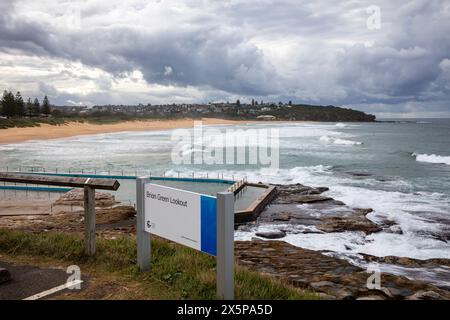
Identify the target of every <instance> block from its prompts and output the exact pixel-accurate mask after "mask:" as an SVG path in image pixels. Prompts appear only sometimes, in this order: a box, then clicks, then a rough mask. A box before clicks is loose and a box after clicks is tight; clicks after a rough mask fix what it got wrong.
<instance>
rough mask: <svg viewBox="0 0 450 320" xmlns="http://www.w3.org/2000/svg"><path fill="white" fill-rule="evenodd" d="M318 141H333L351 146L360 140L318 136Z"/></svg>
mask: <svg viewBox="0 0 450 320" xmlns="http://www.w3.org/2000/svg"><path fill="white" fill-rule="evenodd" d="M320 141H322V142H326V143H334V144H341V145H347V146H353V145H361V144H363V143H362V142H359V141H352V140H345V139H339V138H333V137H330V136H322V137H320Z"/></svg>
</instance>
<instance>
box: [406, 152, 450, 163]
mask: <svg viewBox="0 0 450 320" xmlns="http://www.w3.org/2000/svg"><path fill="white" fill-rule="evenodd" d="M412 156H413V157H416V161H418V162H427V163H437V164H446V165H450V156H440V155H436V154H417V153H413V154H412Z"/></svg>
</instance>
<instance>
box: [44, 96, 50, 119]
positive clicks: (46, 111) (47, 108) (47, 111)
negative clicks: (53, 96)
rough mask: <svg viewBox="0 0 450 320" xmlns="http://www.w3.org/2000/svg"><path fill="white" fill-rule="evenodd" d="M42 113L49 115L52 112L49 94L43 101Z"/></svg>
mask: <svg viewBox="0 0 450 320" xmlns="http://www.w3.org/2000/svg"><path fill="white" fill-rule="evenodd" d="M42 113H43V114H45V115H49V114H50V113H51V110H50V102H49V101H48V98H47V96H45V97H44V100H43V101H42Z"/></svg>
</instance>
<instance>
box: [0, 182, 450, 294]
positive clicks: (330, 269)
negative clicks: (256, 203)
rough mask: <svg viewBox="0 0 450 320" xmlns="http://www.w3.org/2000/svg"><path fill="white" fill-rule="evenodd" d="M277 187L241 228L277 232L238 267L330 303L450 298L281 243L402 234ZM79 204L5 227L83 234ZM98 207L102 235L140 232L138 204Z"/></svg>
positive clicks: (402, 262)
mask: <svg viewBox="0 0 450 320" xmlns="http://www.w3.org/2000/svg"><path fill="white" fill-rule="evenodd" d="M277 189H278V194H277V196H276V198H275V199H274V200H273V201H272V203H271V205H270V206H268V207H267V208H266V209H265V210H264V211H263V212H262V213H261V214H260V216H259V217H258V219H257V220H256V221H254V222H250V223H247V224H245V225H241V226H240V227H239V229H238V230H239V231H245V230H252V229H255V228H256V227H257V226H261V225H265V224H267V225H271V226H273V227H274V230H272V231H268V232H256V233H255V237H254V238H253V239H252V240H251V241H237V242H236V249H235V253H236V260H237V263H238V264H240V265H242V266H245V267H247V268H249V269H251V270H255V271H258V272H262V273H265V274H269V275H271V276H274V277H277V278H279V279H281V280H282V281H285V282H287V283H290V284H292V285H293V286H295V287H298V288H302V289H308V290H312V291H314V292H317V293H318V294H319V295H320V296H321V297H322V298H324V299H377V300H378V299H450V288H446V287H443V286H439V285H438V286H436V285H434V284H431V283H430V282H424V281H417V280H410V279H408V278H406V277H405V276H402V275H394V274H390V273H387V272H384V271H383V272H382V273H381V275H380V280H381V282H380V283H381V286H380V287H379V288H378V289H376V288H375V289H368V287H367V281H368V279H369V277H370V276H371V274H372V273H370V272H367V270H366V269H364V268H362V267H360V266H358V265H355V264H354V263H351V262H349V261H347V260H345V259H342V258H341V257H337V256H336V255H334V254H333V253H332V252H325V251H314V250H307V249H303V248H299V247H295V246H292V245H290V244H288V243H286V242H284V241H282V240H283V238H284V237H286V236H287V235H289V234H292V233H304V234H311V233H338V232H344V231H355V232H361V233H364V234H367V235H368V234H372V233H376V232H380V231H384V232H401V229H399V226H397V225H396V224H395V223H394V222H393V221H383V222H382V223H381V224H377V223H374V222H373V221H371V220H370V219H368V218H367V214H369V213H370V212H371V211H372V210H371V209H370V208H350V207H348V206H346V205H345V204H344V203H343V202H340V201H336V200H334V199H332V198H330V197H327V196H324V195H323V193H324V192H326V191H328V188H311V187H307V186H303V185H301V184H296V185H278V186H277ZM81 200H82V193H80V192H77V191H74V192H71V193H68V194H66V195H64V196H63V197H62V198H60V199H59V200H57V201H56V202H55V205H54V206H53V212H52V213H51V214H49V215H47V216H42V215H39V216H34V217H23V216H22V217H1V218H0V228H10V229H18V230H24V231H29V232H49V231H60V232H76V233H82V232H83V230H84V223H83V208H82V201H81ZM96 206H97V234H98V236H100V237H105V238H115V237H117V236H119V235H121V234H122V235H123V234H132V233H134V232H135V210H134V208H133V207H130V206H123V205H121V204H120V203H117V202H116V201H115V199H114V197H113V196H111V195H109V194H105V193H97V194H96ZM68 208H70V210H69V209H68ZM318 213H320V214H318ZM277 226H279V228H277ZM262 239H265V240H262ZM267 239H277V240H276V241H272V240H267ZM359 256H360V258H361V259H364V260H365V262H367V263H379V264H389V265H393V266H398V267H406V268H412V269H423V268H440V269H442V268H444V269H445V270H448V271H450V260H447V259H430V260H416V259H410V258H402V257H382V258H380V257H374V256H370V255H364V254H360V255H359Z"/></svg>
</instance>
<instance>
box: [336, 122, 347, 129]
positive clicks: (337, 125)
mask: <svg viewBox="0 0 450 320" xmlns="http://www.w3.org/2000/svg"><path fill="white" fill-rule="evenodd" d="M336 127H338V128H346V127H347V124H345V123H336Z"/></svg>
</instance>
